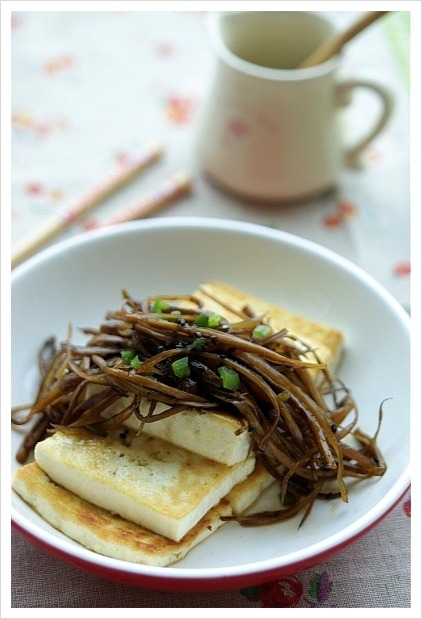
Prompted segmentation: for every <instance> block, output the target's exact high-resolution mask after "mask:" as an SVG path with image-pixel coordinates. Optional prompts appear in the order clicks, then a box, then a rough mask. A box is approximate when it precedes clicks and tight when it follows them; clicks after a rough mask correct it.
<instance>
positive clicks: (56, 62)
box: [44, 54, 75, 75]
mask: <svg viewBox="0 0 422 619" xmlns="http://www.w3.org/2000/svg"><path fill="white" fill-rule="evenodd" d="M74 64H75V59H74V57H73V56H71V55H70V54H63V55H61V56H57V57H56V58H52V59H51V60H47V62H45V63H44V72H45V73H47V75H57V74H58V73H62V72H63V71H66V70H67V69H70V68H72V67H73V65H74Z"/></svg>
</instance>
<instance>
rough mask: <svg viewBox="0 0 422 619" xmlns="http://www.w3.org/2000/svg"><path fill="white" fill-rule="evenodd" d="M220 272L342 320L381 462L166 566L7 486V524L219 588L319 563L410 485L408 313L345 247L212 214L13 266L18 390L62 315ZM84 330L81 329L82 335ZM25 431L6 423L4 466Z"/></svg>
mask: <svg viewBox="0 0 422 619" xmlns="http://www.w3.org/2000/svg"><path fill="white" fill-rule="evenodd" d="M211 278H215V279H219V280H221V281H224V282H226V283H228V284H231V285H233V286H236V287H238V288H242V289H244V290H246V291H249V292H250V293H251V294H254V295H258V296H261V297H262V298H264V299H266V300H268V301H272V302H276V303H279V304H281V305H283V306H284V307H286V308H288V309H290V310H292V311H294V312H297V313H301V314H303V315H305V316H308V317H310V318H313V319H315V320H319V321H321V322H325V323H326V324H329V325H333V326H336V327H338V328H340V329H342V330H343V332H344V334H345V338H346V345H347V350H346V354H345V357H344V361H343V363H342V366H341V370H340V375H341V377H342V378H343V379H344V381H345V383H346V384H347V385H348V386H349V387H350V388H351V389H352V391H353V394H354V396H355V399H356V400H357V402H358V404H359V409H360V425H361V427H362V428H363V429H364V430H366V431H367V432H368V433H370V434H372V433H373V432H374V431H375V429H376V425H377V413H378V407H379V405H380V402H381V401H382V400H384V399H385V398H389V400H388V401H387V402H386V403H385V405H384V412H385V414H384V420H383V424H382V430H381V433H380V436H379V445H380V447H381V450H382V452H383V454H384V456H385V458H386V461H387V464H388V471H387V472H386V474H385V475H384V476H383V477H382V478H379V479H375V480H374V479H372V480H368V481H364V482H360V483H358V484H355V486H354V487H353V488H352V489H351V490H350V495H349V503H348V504H344V503H342V502H340V501H338V502H337V501H336V502H334V503H333V502H325V501H322V502H320V503H318V504H317V505H316V506H315V507H314V508H313V510H312V512H311V515H310V516H309V518H308V520H307V521H306V525H305V526H303V527H301V529H300V530H297V520H292V521H289V522H286V523H280V524H275V525H271V526H267V527H255V528H244V527H241V526H240V525H238V524H237V523H226V524H225V525H224V526H223V527H222V528H221V529H219V530H218V531H217V532H216V533H214V534H213V535H212V536H211V537H210V538H209V539H207V540H206V541H204V542H203V543H202V544H200V545H199V546H197V547H196V548H195V549H193V550H192V551H191V552H190V553H189V554H188V556H187V557H186V558H185V559H184V560H182V561H180V562H179V563H177V564H175V565H174V566H171V567H166V568H157V567H150V566H146V565H135V564H131V563H126V562H123V561H118V560H115V559H110V558H107V557H103V556H100V555H97V554H95V553H93V552H90V551H88V550H86V549H84V548H82V547H80V546H79V545H78V544H76V543H74V542H73V541H72V540H70V539H68V538H66V537H64V536H63V535H61V534H59V533H58V532H57V531H56V530H54V529H53V528H52V527H51V526H49V525H48V524H46V523H45V522H44V521H43V520H42V519H41V518H39V517H38V516H37V515H36V514H35V513H34V512H33V511H32V510H31V509H29V508H28V507H27V506H26V505H25V504H24V503H23V502H22V501H21V500H20V499H19V498H18V497H17V496H15V495H14V493H12V494H13V496H12V520H13V525H14V527H15V528H16V529H17V530H18V531H20V532H21V533H22V534H23V535H25V536H26V537H27V538H29V539H30V540H31V541H33V543H35V544H36V545H38V546H39V547H41V548H43V549H44V550H45V551H46V552H47V553H50V554H51V555H53V556H55V557H58V558H59V559H62V560H64V561H66V562H68V563H69V564H71V565H73V566H76V567H78V568H81V569H83V570H86V571H87V572H90V573H93V574H96V575H99V576H103V577H106V578H109V579H112V580H116V581H120V582H123V583H128V584H138V585H140V586H147V587H153V588H161V589H167V590H183V591H189V590H199V589H202V590H218V589H225V588H233V587H241V586H246V585H251V584H258V583H262V582H265V581H267V580H271V579H276V578H280V577H282V576H285V575H288V574H292V573H294V572H295V571H298V570H300V569H303V568H305V567H309V566H311V565H314V564H316V563H318V562H320V561H322V560H324V559H326V558H327V557H329V556H330V555H332V554H334V553H335V552H338V551H340V550H341V549H342V548H344V547H345V546H347V545H349V544H350V543H352V542H354V541H355V540H356V539H358V538H359V537H361V536H362V535H364V534H365V533H366V532H367V531H368V530H369V529H371V528H372V527H373V526H374V525H376V524H377V523H378V522H379V521H380V520H381V519H382V518H383V517H384V516H386V514H387V513H388V512H389V511H390V510H391V509H392V508H393V507H394V506H395V505H396V504H397V503H398V501H399V500H400V499H401V498H402V496H403V495H404V494H405V492H406V490H407V489H408V487H409V479H410V475H409V435H410V430H409V426H410V414H409V410H410V403H409V398H410V371H409V364H410V361H409V356H410V355H409V349H410V334H409V319H408V316H407V314H406V313H405V311H404V310H403V309H402V308H401V306H400V305H399V304H398V303H397V302H396V301H395V299H394V298H393V297H392V296H391V295H390V294H389V293H388V292H387V291H386V290H385V289H384V288H383V287H382V286H380V285H379V284H378V283H377V282H376V281H374V279H373V278H371V277H370V276H368V275H367V274H366V273H364V272H363V271H362V270H361V269H359V268H357V267H356V266H354V265H353V264H352V263H350V262H349V261H347V260H345V259H344V258H342V257H340V256H338V255H336V254H334V253H332V252H331V251H329V250H327V249H324V248H323V247H321V246H318V245H315V244H313V243H311V242H309V241H306V240H304V239H301V238H299V237H295V236H292V235H290V234H286V233H283V232H280V231H276V230H274V229H271V228H267V227H263V226H259V225H254V224H249V223H240V222H234V221H229V220H217V219H209V218H170V217H169V218H167V217H166V218H157V219H150V220H144V221H139V222H135V223H130V224H122V225H120V226H116V227H110V228H104V229H101V230H97V231H94V232H89V233H84V234H82V235H79V236H76V237H72V238H70V239H69V240H66V241H64V242H62V243H60V244H57V245H55V246H53V247H51V248H49V249H46V250H45V251H43V252H42V253H40V254H38V255H36V256H35V257H33V258H32V259H30V260H28V261H27V262H25V263H23V264H22V265H21V266H19V267H17V268H16V269H15V270H14V271H13V273H12V312H11V318H12V366H11V367H12V368H13V370H12V394H11V397H12V404H22V403H25V402H28V401H29V400H30V398H31V397H32V395H33V392H34V388H35V381H36V379H35V377H36V376H37V370H36V356H37V352H38V350H39V347H40V345H41V343H42V342H43V341H44V340H45V339H46V338H47V337H48V336H50V335H56V336H57V337H58V338H59V339H65V338H66V336H67V328H68V324H69V323H72V324H73V325H74V327H75V329H74V335H75V337H76V335H77V333H76V327H77V326H83V327H85V326H97V325H98V324H99V323H100V322H101V321H102V320H103V318H104V314H105V312H106V311H107V310H108V309H114V308H116V307H118V306H119V305H120V301H121V290H122V289H123V288H126V289H127V290H129V292H131V293H132V294H133V295H134V296H137V297H142V296H147V295H148V294H153V293H154V294H164V293H184V292H191V291H193V290H194V289H195V288H196V287H197V286H198V285H199V284H200V283H202V282H205V281H206V280H208V279H211ZM82 341H85V340H84V339H82ZM19 442H20V436H19V435H18V432H17V431H15V430H13V431H12V469H13V470H14V469H15V468H16V466H17V464H16V462H15V458H14V455H15V453H16V448H17V445H18V443H19Z"/></svg>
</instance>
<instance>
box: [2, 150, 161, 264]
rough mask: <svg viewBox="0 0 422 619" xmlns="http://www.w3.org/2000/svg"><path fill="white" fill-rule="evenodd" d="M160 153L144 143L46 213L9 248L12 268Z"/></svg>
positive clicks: (145, 166)
mask: <svg viewBox="0 0 422 619" xmlns="http://www.w3.org/2000/svg"><path fill="white" fill-rule="evenodd" d="M162 153H163V148H162V146H161V144H159V143H158V142H154V143H152V144H150V145H148V146H147V147H145V148H143V149H142V151H141V152H140V153H138V154H137V155H135V156H133V157H132V158H131V159H130V160H129V161H128V163H127V164H125V165H124V166H122V167H121V168H120V169H118V170H117V171H113V172H112V173H110V174H109V175H108V176H107V177H106V178H105V179H104V180H103V181H102V182H100V183H98V184H97V185H95V186H94V187H92V188H91V189H90V190H89V191H88V192H87V193H86V194H85V195H83V196H82V197H81V198H80V199H79V200H78V201H77V202H75V204H72V205H70V206H68V207H67V208H66V209H64V210H62V211H60V212H59V213H57V214H55V215H53V216H52V217H50V218H49V219H48V220H47V221H46V222H45V223H43V224H42V226H41V227H40V228H37V229H36V230H34V232H33V233H32V234H30V235H28V236H27V237H26V238H25V239H24V240H23V241H22V243H20V244H19V245H18V246H17V247H16V248H15V249H14V250H13V251H12V259H11V266H12V269H13V268H14V267H15V266H16V265H18V264H19V263H20V262H22V261H23V260H25V259H26V258H28V257H29V256H30V255H31V254H33V253H35V252H36V251H37V250H38V249H39V248H40V247H42V246H43V245H44V244H45V243H47V241H49V240H51V239H52V238H53V237H55V236H56V235H57V234H59V233H60V232H62V231H63V230H64V229H65V228H67V226H69V225H70V224H72V223H73V222H74V221H75V220H76V219H78V218H79V217H81V216H82V215H85V214H86V213H88V211H90V210H91V209H92V208H94V206H96V205H97V204H99V203H100V202H102V201H103V200H105V199H106V198H108V197H109V196H111V195H112V194H113V193H114V192H115V191H117V190H118V189H119V188H120V187H122V186H123V185H124V184H126V183H127V182H128V181H130V180H131V179H132V178H133V177H134V176H136V175H137V174H139V173H140V172H142V171H143V170H145V169H146V168H148V167H149V166H150V165H151V164H153V163H154V162H155V161H157V160H158V159H159V158H160V157H161V155H162Z"/></svg>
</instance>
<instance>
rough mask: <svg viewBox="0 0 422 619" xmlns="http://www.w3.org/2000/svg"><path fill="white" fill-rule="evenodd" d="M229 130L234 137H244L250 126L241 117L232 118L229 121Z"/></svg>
mask: <svg viewBox="0 0 422 619" xmlns="http://www.w3.org/2000/svg"><path fill="white" fill-rule="evenodd" d="M227 131H228V133H229V135H231V136H232V137H234V138H243V137H245V136H246V135H248V133H249V126H248V124H247V123H245V121H243V120H241V119H240V118H232V119H230V120H229V121H228V123H227Z"/></svg>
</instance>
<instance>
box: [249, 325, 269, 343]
mask: <svg viewBox="0 0 422 619" xmlns="http://www.w3.org/2000/svg"><path fill="white" fill-rule="evenodd" d="M271 333H272V329H271V327H269V326H268V325H257V326H256V327H255V329H254V330H253V331H252V337H253V339H254V340H264V339H265V338H266V337H268V336H269V335H271Z"/></svg>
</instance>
